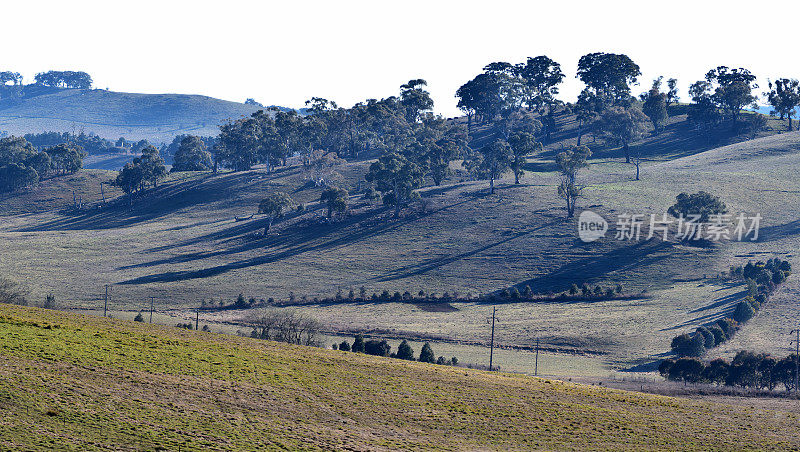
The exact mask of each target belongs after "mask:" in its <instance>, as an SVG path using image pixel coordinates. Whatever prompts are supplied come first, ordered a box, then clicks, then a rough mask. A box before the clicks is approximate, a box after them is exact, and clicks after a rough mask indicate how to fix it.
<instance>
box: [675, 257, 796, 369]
mask: <svg viewBox="0 0 800 452" xmlns="http://www.w3.org/2000/svg"><path fill="white" fill-rule="evenodd" d="M791 272H792V265H791V263H789V262H788V261H785V260H781V259H778V258H774V259H769V260H768V261H766V262H761V261H759V262H755V263H753V262H748V263H747V264H746V265H744V266H738V267H731V269H730V273H729V275H730V277H732V278H738V279H740V280H742V281H744V282H745V285H746V288H747V289H746V295H745V297H744V299H742V300H741V301H739V302H738V303H737V304H736V306H735V307H734V308H733V311H732V312H731V314H730V317H725V318H722V319H719V320H716V321H714V322H711V323H708V324H705V325H701V326H699V327H698V328H697V329H696V330H695V331H694V332H693V333H691V334H689V333H684V334H681V335H678V336H675V337H674V338H673V339H672V343H671V344H670V348H671V349H672V351H673V352H674V353H675V354H676V355H678V356H681V357H687V356H688V357H697V356H702V355H703V354H705V352H706V351H707V350H709V349H711V348H714V347H716V346H718V345H720V344H722V343H723V342H725V341H727V340H728V339H730V338H731V337H732V336H733V335H734V334H736V331H738V329H739V328H740V327H741V325H742V324H744V323H745V322H747V321H748V320H750V319H752V318H753V317H755V315H756V314H757V313H758V311H759V310H760V309H761V307H762V306H763V305H764V304H766V303H767V302H768V301H769V297H770V295H772V293H773V292H774V291H775V289H777V287H778V286H779V285H781V284H783V283H784V282H785V281H786V278H788V277H789V275H791Z"/></svg>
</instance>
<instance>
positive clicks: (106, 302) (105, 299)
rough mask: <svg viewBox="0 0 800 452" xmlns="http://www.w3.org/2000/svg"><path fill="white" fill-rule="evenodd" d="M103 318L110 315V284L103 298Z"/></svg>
mask: <svg viewBox="0 0 800 452" xmlns="http://www.w3.org/2000/svg"><path fill="white" fill-rule="evenodd" d="M103 300H104V301H103V317H107V315H106V314H107V313H108V284H106V296H105V297H104V298H103Z"/></svg>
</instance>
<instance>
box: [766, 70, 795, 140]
mask: <svg viewBox="0 0 800 452" xmlns="http://www.w3.org/2000/svg"><path fill="white" fill-rule="evenodd" d="M768 86H769V91H768V92H766V93H764V96H766V97H767V101H768V102H769V104H770V105H771V106H772V111H771V114H773V115H779V116H780V118H781V119H783V118H787V119H788V120H789V131H790V132H791V131H792V117H793V116H794V115H795V114H797V107H798V106H800V82H798V81H797V80H795V79H788V78H779V79H777V80H775V81H774V82H772V81H770V82H769V85H768Z"/></svg>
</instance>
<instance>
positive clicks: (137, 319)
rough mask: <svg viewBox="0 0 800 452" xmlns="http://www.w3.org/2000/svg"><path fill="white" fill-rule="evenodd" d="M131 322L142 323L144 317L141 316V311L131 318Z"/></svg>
mask: <svg viewBox="0 0 800 452" xmlns="http://www.w3.org/2000/svg"><path fill="white" fill-rule="evenodd" d="M133 321H134V322H144V316H142V311H139V313H138V314H136V317H134V318H133Z"/></svg>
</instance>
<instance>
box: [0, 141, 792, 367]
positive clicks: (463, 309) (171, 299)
mask: <svg viewBox="0 0 800 452" xmlns="http://www.w3.org/2000/svg"><path fill="white" fill-rule="evenodd" d="M548 152H550V151H549V150H545V151H544V152H543V154H542V155H539V156H534V157H533V158H531V160H530V162H529V165H528V169H529V173H528V174H527V175H526V177H525V178H524V179H523V184H521V185H514V184H513V183H512V180H509V179H506V180H504V181H503V183H501V184H500V188H499V189H498V192H497V194H496V195H494V196H489V195H488V194H487V183H486V182H485V181H471V180H467V179H463V180H462V177H463V176H462V175H458V174H457V175H456V176H454V177H453V178H451V179H450V180H448V181H446V183H445V184H443V185H442V186H441V187H429V188H425V189H423V190H421V195H422V196H423V199H425V200H426V201H427V202H426V208H425V211H422V210H421V208H420V206H419V205H417V206H416V207H415V208H413V209H409V210H408V211H407V212H406V213H405V214H404V216H403V218H400V219H392V218H389V213H388V212H387V211H385V210H384V209H383V208H381V207H380V206H369V205H368V204H367V203H366V202H364V201H361V200H360V199H359V198H358V197H355V196H354V197H353V200H352V202H353V210H352V212H351V215H349V216H348V217H347V218H346V219H344V220H342V221H337V222H334V223H333V224H326V223H325V222H323V221H321V218H322V216H323V215H324V210H323V209H322V208H321V206H319V204H318V203H317V202H316V201H317V199H318V197H319V193H320V189H319V188H313V186H312V185H309V184H308V179H307V177H308V175H307V174H305V173H304V172H303V171H302V170H301V168H300V167H298V166H293V167H289V168H281V169H280V170H279V171H277V172H275V173H273V174H266V173H265V172H264V171H263V170H260V169H256V170H253V171H248V172H241V173H222V174H219V175H216V176H214V175H211V174H200V173H198V174H188V173H186V174H172V175H170V178H169V179H168V180H166V181H165V182H164V183H163V184H160V186H159V188H158V189H155V190H151V191H150V192H149V193H148V194H147V196H146V197H145V198H144V199H142V200H140V201H138V202H137V203H136V204H134V206H133V207H132V208H130V209H129V208H128V207H127V205H126V203H124V202H123V203H119V204H118V205H115V204H113V203H112V204H111V205H108V206H105V207H102V206H97V208H93V209H92V210H90V211H85V212H82V213H78V214H75V213H70V212H68V211H65V210H63V208H64V207H66V206H68V205H69V204H70V203H71V200H72V189H73V188H75V189H76V191H77V193H78V194H79V195H80V196H82V199H83V200H84V202H95V201H98V200H99V198H100V190H99V187H100V182H101V181H103V180H108V179H110V178H111V177H113V173H109V172H104V171H84V172H81V173H79V174H77V175H74V176H66V177H59V178H55V179H52V180H48V181H46V182H45V183H43V184H41V186H40V187H38V188H36V189H34V190H31V191H29V192H24V193H16V194H11V195H5V196H4V197H3V199H2V201H1V202H0V206H1V207H2V215H3V220H4V221H3V223H2V225H0V238H1V239H2V240H3V243H4V244H5V247H6V248H5V253H7V255H10V256H14V257H15V258H14V259H3V260H2V266H1V267H0V274H1V275H7V276H10V277H13V278H14V279H16V280H18V281H19V282H20V283H22V284H24V285H26V286H27V287H29V288H30V289H31V300H33V301H34V302H39V301H40V300H43V299H44V297H45V296H46V295H47V294H49V293H52V294H54V295H55V297H56V300H57V302H58V303H59V305H60V306H62V307H65V308H70V309H97V308H98V307H100V308H102V293H103V286H104V285H105V284H111V285H113V287H112V295H111V305H112V309H114V310H123V311H124V310H129V311H133V312H135V311H138V310H139V309H142V307H143V305H144V304H145V303H146V300H148V299H149V297H150V296H154V297H156V308H157V310H159V311H160V312H162V313H171V314H173V315H176V316H178V317H180V316H181V315H187V316H190V315H192V314H190V313H189V312H190V311H189V310H190V309H192V308H194V307H196V306H198V305H199V304H200V302H201V301H203V300H205V301H212V300H213V301H214V302H218V301H220V300H224V301H226V302H230V301H231V300H233V299H234V298H235V297H236V295H237V294H238V293H240V292H241V293H243V294H244V295H245V296H247V297H250V296H252V297H256V298H264V299H267V298H269V297H274V298H276V299H278V300H283V301H285V300H287V299H288V298H289V297H290V293H294V295H295V296H296V297H297V298H301V297H304V296H305V297H308V299H309V300H312V299H313V298H314V297H316V296H330V295H333V294H334V293H336V291H337V290H338V289H340V288H341V289H343V290H345V291H347V290H348V289H350V288H353V289H354V290H356V291H357V290H358V289H359V288H360V287H362V286H364V287H365V289H366V290H367V291H368V294H371V293H372V292H377V293H380V292H381V291H383V290H388V291H390V292H391V293H393V292H395V291H399V292H401V293H402V292H403V291H406V290H408V291H410V292H414V293H416V292H417V291H419V290H425V291H426V292H429V293H430V292H435V293H438V294H442V293H444V292H445V291H448V292H450V293H452V292H456V291H457V292H459V293H461V294H462V295H464V294H468V293H471V294H473V295H477V294H481V293H487V292H491V291H497V290H500V289H503V288H505V287H509V286H514V285H515V286H517V287H519V288H522V287H524V286H525V285H530V286H531V287H532V288H533V290H534V291H536V292H540V293H546V292H548V291H562V290H565V289H566V288H568V287H569V285H570V284H572V283H577V284H581V283H583V282H586V283H589V284H592V285H594V284H599V285H601V286H603V287H609V286H613V285H616V284H622V285H623V286H624V287H625V291H626V293H629V294H637V293H640V292H642V291H646V296H642V297H641V298H636V297H635V298H634V299H632V300H616V301H589V302H571V303H559V302H552V303H508V304H505V305H503V306H502V307H501V308H500V315H501V319H502V323H501V325H502V327H501V329H500V330H499V331H498V341H499V343H500V344H501V345H505V346H523V347H530V346H532V344H533V343H534V342H535V338H536V337H537V336H538V337H539V338H540V339H541V340H542V343H543V345H544V346H546V347H548V348H551V349H554V350H562V351H570V352H580V353H593V354H598V355H599V356H601V357H602V359H603V360H604V361H605V362H606V363H608V364H610V365H612V366H613V367H614V368H618V369H628V368H631V369H632V368H639V367H637V366H640V365H649V366H651V367H645V368H644V369H651V368H652V365H653V364H652V363H654V362H657V361H658V360H659V359H661V357H663V356H664V353H666V352H668V350H669V340H670V339H671V338H672V337H673V336H675V335H676V334H679V333H681V332H684V331H691V330H693V329H694V328H695V327H696V326H697V325H699V324H701V323H704V322H707V321H710V320H713V319H714V318H718V317H722V316H726V315H730V311H731V310H732V309H733V306H734V305H735V303H736V302H737V300H738V297H739V296H740V294H741V292H742V287H741V286H738V285H736V284H729V283H727V282H724V281H717V280H716V279H715V278H714V276H715V275H716V274H717V273H719V272H721V271H725V270H727V269H728V268H729V266H730V265H736V264H742V263H745V262H746V261H747V260H748V259H766V258H770V257H773V256H778V257H781V258H786V259H789V260H790V261H791V262H792V263H793V264H794V265H800V262H798V261H797V260H796V259H797V258H796V250H797V247H798V245H800V233H798V228H797V227H796V224H797V215H798V213H797V212H796V209H795V208H794V206H796V205H797V201H798V193H800V185H798V180H797V178H796V168H797V165H798V164H800V133H798V132H794V133H791V134H787V133H784V134H780V135H775V136H771V137H764V138H760V139H757V140H752V141H747V142H743V143H739V144H735V145H731V146H728V147H722V148H718V149H713V150H710V151H706V152H703V153H698V154H696V155H692V156H686V157H683V158H679V159H674V160H671V161H650V162H647V163H646V165H645V166H644V167H643V170H642V180H641V181H638V182H637V181H634V180H632V179H633V168H632V167H631V166H630V165H625V164H624V163H622V162H621V161H620V159H619V158H605V157H600V158H597V159H594V160H593V161H592V164H591V166H590V167H589V168H588V169H587V170H586V171H585V174H583V175H582V176H580V179H581V182H582V183H585V184H587V185H588V187H587V189H586V191H585V194H586V199H584V200H582V201H581V206H585V207H588V208H591V209H592V210H594V211H596V212H598V213H600V214H602V215H604V216H605V217H606V218H608V219H609V221H611V222H612V232H611V233H610V234H609V236H607V237H606V239H604V240H601V241H599V242H595V243H592V244H583V243H581V242H579V241H577V240H576V233H575V230H576V229H575V228H576V226H575V223H574V222H573V221H566V220H564V218H563V215H564V213H563V207H562V205H561V200H560V199H559V198H558V197H557V196H556V188H555V185H556V183H557V177H556V175H555V174H554V172H553V171H552V165H551V163H550V162H549V160H548V159H549V157H548ZM368 164H369V162H351V163H347V164H345V165H343V166H341V167H339V168H337V171H338V172H340V173H341V174H342V175H343V178H344V180H346V181H348V183H349V184H351V188H354V187H355V185H356V181H357V180H358V179H359V178H361V177H363V174H364V172H365V170H366V166H367V165H368ZM106 188H108V187H106ZM278 190H281V191H285V192H287V193H290V194H291V195H292V197H293V198H294V199H295V200H296V201H297V202H299V203H304V204H305V205H306V207H307V208H306V210H305V211H304V213H302V214H301V215H298V214H294V213H293V214H291V215H288V216H287V217H286V218H284V219H283V220H281V221H279V222H278V223H276V225H275V227H274V228H273V230H272V231H271V232H270V234H269V236H268V237H266V238H264V237H263V236H262V235H261V234H262V231H263V226H264V219H263V218H261V217H259V216H258V215H256V216H254V217H252V218H250V215H251V214H253V213H254V212H255V209H256V206H257V204H258V202H259V200H260V199H262V198H263V197H264V196H265V195H266V194H268V193H271V192H274V191H278ZM697 190H707V191H710V192H712V193H715V194H718V195H719V196H721V197H722V199H723V200H724V201H725V202H726V203H727V204H728V207H729V210H730V211H731V212H747V213H749V214H754V213H760V214H761V215H762V217H763V221H762V225H761V226H762V235H761V239H760V240H759V241H758V242H756V243H733V242H729V243H725V244H722V245H719V246H712V247H706V248H702V247H691V246H685V245H682V244H680V243H676V242H672V241H671V242H661V241H659V240H651V241H640V242H626V241H618V240H615V239H614V236H613V235H612V234H613V223H614V221H615V220H614V218H615V216H616V215H617V213H621V212H641V213H643V214H649V213H656V214H660V213H663V212H664V211H665V210H666V209H667V207H668V206H669V205H671V204H672V203H673V202H674V199H675V196H676V195H677V194H678V193H680V192H682V191H697ZM351 191H355V190H354V189H353V190H351ZM118 193H119V192H118V191H117V192H114V191H111V190H108V191H106V194H107V196H109V197H111V196H116V194H118ZM237 217H239V218H240V219H242V221H237V220H236V218H237ZM794 284H797V281H794V280H790V283H789V284H788V285H787V287H786V288H784V289H781V290H782V291H784V290H785V291H792V290H795V289H794V287H795V286H794ZM781 296H782V295H780V293H779V294H778V295H776V297H777V298H776V300H779V299H780V297H781ZM275 309H283V308H275ZM294 309H298V310H300V311H302V312H304V313H306V314H308V315H311V316H313V317H315V318H317V319H318V320H319V321H320V322H322V323H323V324H324V325H325V327H326V328H327V329H328V330H329V331H340V332H343V333H347V334H349V333H352V332H355V331H362V332H371V333H373V334H375V335H387V336H391V337H418V338H431V339H442V340H452V341H472V342H476V343H485V341H487V340H488V337H487V331H486V326H485V316H486V313H487V310H488V309H489V307H488V306H486V305H483V304H481V303H477V302H472V303H462V304H459V305H457V306H456V310H454V311H451V312H426V311H425V310H422V309H420V308H419V307H416V306H414V305H410V304H406V303H365V304H357V303H356V304H352V303H342V304H334V305H314V304H310V305H308V306H304V307H298V308H294ZM250 314H252V313H250V312H236V311H225V312H224V313H221V314H220V315H218V316H211V314H209V317H208V320H214V321H219V322H236V321H238V320H240V318H241V317H243V316H247V315H250ZM204 315H205V314H204ZM782 318H784V321H783V323H781V326H780V327H776V328H774V329H773V330H772V332H770V331H765V332H763V333H762V334H763V335H765V336H764V337H767V338H773V339H774V340H771V341H768V340H767V341H764V342H763V344H764V346H765V347H766V350H765V351H770V352H772V353H776V354H785V353H786V350H785V345H784V344H785V340H784V339H785V338H784V337H782V336H777V335H778V334H779V332H780V331H783V329H784V328H787V327H788V326H789V325H788V323H790V318H789V317H782ZM587 319H591V320H590V321H587ZM747 328H749V326H748V327H746V328H745V330H743V333H746V331H747ZM789 329H791V328H789ZM769 344H772V345H769ZM740 346H743V345H742V344H740ZM726 350H727V351H725V353H732V352H734V350H732V349H726Z"/></svg>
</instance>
